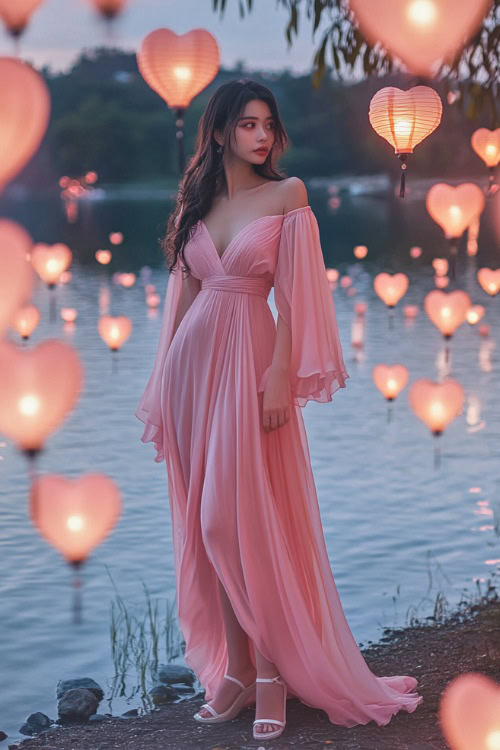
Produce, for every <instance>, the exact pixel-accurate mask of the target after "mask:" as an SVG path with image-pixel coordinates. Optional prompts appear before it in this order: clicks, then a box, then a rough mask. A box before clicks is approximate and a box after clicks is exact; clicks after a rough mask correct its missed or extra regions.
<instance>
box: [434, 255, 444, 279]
mask: <svg viewBox="0 0 500 750" xmlns="http://www.w3.org/2000/svg"><path fill="white" fill-rule="evenodd" d="M432 267H433V268H434V270H435V272H436V276H446V274H447V273H448V261H447V260H446V258H434V260H433V261H432Z"/></svg>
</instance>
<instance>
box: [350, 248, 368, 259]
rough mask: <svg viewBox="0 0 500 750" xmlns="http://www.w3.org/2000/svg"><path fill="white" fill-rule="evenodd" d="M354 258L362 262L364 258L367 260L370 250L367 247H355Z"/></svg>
mask: <svg viewBox="0 0 500 750" xmlns="http://www.w3.org/2000/svg"><path fill="white" fill-rule="evenodd" d="M353 253H354V256H355V257H356V258H358V259H359V260H361V259H362V258H366V256H367V255H368V248H367V247H366V245H355V247H354V250H353Z"/></svg>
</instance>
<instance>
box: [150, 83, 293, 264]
mask: <svg viewBox="0 0 500 750" xmlns="http://www.w3.org/2000/svg"><path fill="white" fill-rule="evenodd" d="M253 99H261V100H262V101H264V102H266V103H267V105H268V106H269V109H270V111H271V115H272V117H273V118H274V136H275V138H274V143H273V146H272V148H271V149H270V151H269V153H268V155H267V158H266V160H265V161H264V162H263V163H262V164H254V165H252V166H253V168H254V170H255V172H256V174H259V175H261V176H262V177H267V178H268V179H270V180H277V181H278V180H284V179H286V177H287V175H286V174H285V173H284V172H283V171H281V170H280V169H279V168H277V167H276V162H277V161H278V159H279V158H280V156H281V155H282V154H283V152H284V151H285V150H286V148H287V147H288V145H289V143H290V140H289V138H288V136H287V134H286V132H285V129H284V127H283V123H282V122H281V118H280V116H279V112H278V107H277V104H276V100H275V98H274V95H273V94H272V92H271V91H270V89H268V88H267V87H266V86H263V85H262V84H260V83H257V81H253V80H252V79H251V78H240V79H238V80H232V81H228V82H226V83H224V84H222V85H221V86H219V88H218V89H216V90H215V91H214V93H213V94H212V96H211V97H210V99H209V100H208V103H207V106H206V108H205V111H204V112H203V115H202V116H201V119H200V121H199V124H198V132H197V135H196V144H195V152H194V155H193V156H192V157H191V158H190V160H189V162H188V164H187V167H186V170H185V172H184V175H183V177H182V180H181V182H180V185H179V191H178V193H177V198H176V205H175V209H174V211H173V212H172V213H171V214H170V217H169V219H168V223H167V230H166V235H165V238H164V239H163V241H162V249H163V254H164V256H165V259H166V261H167V265H168V264H169V265H168V269H169V271H172V269H173V267H174V266H175V264H176V263H177V260H178V257H179V255H180V256H181V257H182V265H184V266H185V268H186V270H188V271H190V268H189V265H188V264H187V263H186V259H185V257H184V246H185V244H186V243H187V241H188V240H189V239H190V233H191V230H192V229H193V227H194V226H195V225H196V224H197V222H198V221H199V220H200V219H201V218H202V217H203V216H205V214H206V213H207V212H208V210H209V208H210V205H211V203H212V199H213V197H214V194H215V193H216V191H217V190H218V188H219V187H220V186H221V183H222V182H224V181H225V173H224V169H223V156H224V153H225V149H226V148H227V146H228V145H229V143H230V139H231V136H232V135H233V133H234V130H235V128H236V124H237V121H238V118H239V117H241V115H242V113H243V111H244V109H245V106H246V104H247V103H248V102H250V101H252V100H253ZM214 130H220V131H221V132H222V133H223V134H224V144H223V146H222V149H223V150H222V153H219V152H218V151H217V149H218V147H219V144H218V143H217V141H216V140H215V138H214Z"/></svg>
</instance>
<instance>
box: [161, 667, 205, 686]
mask: <svg viewBox="0 0 500 750" xmlns="http://www.w3.org/2000/svg"><path fill="white" fill-rule="evenodd" d="M154 679H156V680H158V681H159V682H163V683H166V684H167V685H171V684H172V683H173V682H180V683H183V684H184V685H193V684H194V681H195V679H196V677H195V674H194V672H193V671H192V670H191V669H188V667H183V666H182V665H180V664H160V666H159V667H158V670H157V671H156V673H155V675H154Z"/></svg>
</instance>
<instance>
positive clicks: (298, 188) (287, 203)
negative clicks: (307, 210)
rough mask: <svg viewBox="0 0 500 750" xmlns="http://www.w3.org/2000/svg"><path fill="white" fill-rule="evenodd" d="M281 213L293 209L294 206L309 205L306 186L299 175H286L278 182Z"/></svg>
mask: <svg viewBox="0 0 500 750" xmlns="http://www.w3.org/2000/svg"><path fill="white" fill-rule="evenodd" d="M280 192H281V200H282V204H283V213H284V214H286V213H288V212H289V211H293V209H294V208H303V207H304V206H308V205H309V198H308V195H307V188H306V186H305V185H304V182H303V181H302V180H301V179H300V177H287V178H286V180H282V182H281V183H280Z"/></svg>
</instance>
